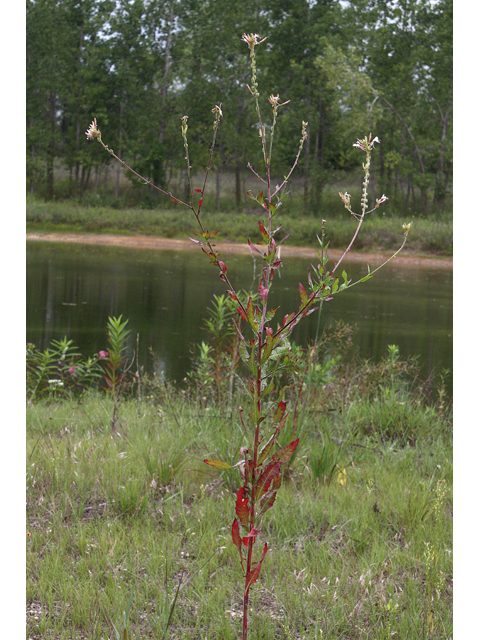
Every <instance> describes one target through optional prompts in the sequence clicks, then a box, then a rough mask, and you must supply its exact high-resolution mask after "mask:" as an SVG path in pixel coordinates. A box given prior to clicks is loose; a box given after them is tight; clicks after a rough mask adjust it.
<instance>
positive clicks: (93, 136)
mask: <svg viewBox="0 0 480 640" xmlns="http://www.w3.org/2000/svg"><path fill="white" fill-rule="evenodd" d="M85 135H86V136H87V140H101V139H102V134H101V133H100V129H99V128H98V127H97V119H96V118H94V119H93V122H92V124H91V125H90V126H89V127H88V129H87V130H86V131H85Z"/></svg>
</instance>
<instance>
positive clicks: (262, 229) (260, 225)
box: [258, 220, 270, 242]
mask: <svg viewBox="0 0 480 640" xmlns="http://www.w3.org/2000/svg"><path fill="white" fill-rule="evenodd" d="M258 228H259V229H260V234H261V236H262V238H263V239H264V240H265V242H268V241H269V240H270V238H269V236H268V231H267V230H266V229H265V226H264V224H263V223H262V222H261V221H260V220H259V221H258Z"/></svg>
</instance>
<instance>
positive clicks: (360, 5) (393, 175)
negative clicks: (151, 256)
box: [26, 0, 453, 219]
mask: <svg viewBox="0 0 480 640" xmlns="http://www.w3.org/2000/svg"><path fill="white" fill-rule="evenodd" d="M452 32H453V0H439V1H436V2H433V1H429V0H359V1H358V2H354V3H353V2H345V1H336V0H229V1H228V2H226V0H163V1H162V0H27V17H26V46H27V50H26V61H27V65H26V95H27V105H26V117H27V123H26V147H27V148H26V190H27V193H28V194H29V195H30V196H32V197H33V198H36V199H44V200H47V201H50V200H52V199H56V200H67V199H72V200H76V201H78V202H80V203H87V204H88V203H89V202H91V198H92V197H93V196H92V194H94V195H95V197H96V198H97V200H96V202H97V201H99V199H100V198H103V200H102V201H101V204H109V205H112V206H115V202H117V203H118V201H119V198H120V197H121V184H122V180H123V181H124V182H125V180H127V178H126V176H125V175H124V171H123V169H122V167H121V165H119V164H118V163H115V161H114V159H113V158H112V157H111V156H110V155H109V154H106V153H105V152H104V151H103V150H102V149H101V147H100V145H94V144H92V143H91V142H89V141H88V140H87V139H86V136H85V131H86V130H87V128H88V126H89V124H90V123H91V122H92V120H93V118H94V117H95V118H96V119H97V121H98V124H99V127H100V129H101V130H102V133H103V134H104V137H105V139H106V140H107V141H108V144H109V146H110V147H111V148H112V149H114V150H115V153H117V154H118V155H119V156H120V157H122V158H124V159H125V160H126V161H127V162H128V163H129V164H130V165H131V166H133V167H134V168H135V169H136V171H138V172H139V173H140V174H141V175H142V176H146V177H147V178H148V179H149V180H151V181H152V182H153V183H155V184H157V185H159V186H161V187H163V188H175V191H176V192H177V193H178V189H179V188H180V189H181V190H183V189H187V188H188V187H187V181H186V176H185V174H186V171H185V158H184V150H183V144H182V137H181V119H182V117H183V116H185V115H187V116H188V123H189V135H190V139H189V145H190V158H192V164H193V165H194V166H193V168H192V171H193V172H195V171H203V170H204V168H205V166H206V164H207V159H208V153H209V149H210V144H211V135H212V124H213V115H212V108H214V107H215V105H221V109H222V111H223V116H224V117H223V119H222V123H221V127H220V131H219V134H218V137H217V147H216V151H215V156H214V159H213V164H212V170H213V173H214V175H215V180H214V183H215V184H216V187H214V186H213V185H212V187H213V188H214V189H216V193H217V197H216V208H217V209H219V208H220V206H221V203H220V184H221V182H222V180H223V179H225V178H226V177H228V179H229V181H230V184H231V187H232V190H231V195H230V200H229V203H230V206H231V208H232V209H234V208H237V209H238V208H241V207H242V206H244V200H245V177H246V176H247V175H248V174H250V175H251V173H250V171H249V169H248V163H251V165H252V166H255V163H257V165H258V164H259V163H260V158H259V156H258V150H259V149H260V146H259V145H258V144H257V138H258V128H257V123H256V114H255V110H254V108H253V107H252V104H253V101H252V100H249V99H248V98H249V97H250V96H249V94H248V91H249V89H248V83H249V80H250V77H249V73H250V72H249V55H248V48H247V47H245V45H244V43H243V42H242V40H241V37H242V34H243V33H257V34H259V35H260V36H261V37H262V38H266V41H265V43H264V44H263V45H262V47H261V48H260V49H259V51H258V59H257V77H258V83H259V88H260V93H261V99H262V100H263V101H264V102H265V104H268V103H267V99H268V96H271V95H273V96H277V95H279V97H280V101H281V102H282V103H284V102H287V101H289V102H288V103H287V104H285V105H284V106H283V107H282V110H281V117H280V118H279V121H278V123H277V133H278V136H277V138H278V140H277V146H276V149H275V152H274V153H275V158H274V161H275V164H276V169H277V170H278V172H279V175H278V178H279V179H282V175H281V172H282V171H286V170H287V167H289V166H291V164H292V162H293V160H294V158H295V154H296V152H297V149H298V140H299V138H300V135H301V127H302V121H305V122H308V137H307V140H306V142H305V147H304V152H303V155H302V157H301V160H300V162H299V165H298V173H297V178H296V180H297V182H296V183H295V188H296V189H297V193H298V194H299V195H300V196H301V201H302V208H303V211H304V212H308V213H311V214H313V215H318V211H319V206H320V203H321V202H322V192H324V190H325V188H326V187H327V186H328V185H332V184H335V183H337V182H339V181H342V180H348V178H349V176H351V175H352V173H354V172H355V171H357V172H358V156H357V154H356V153H355V149H354V148H353V145H352V143H353V142H355V140H356V139H357V138H359V137H363V136H364V135H368V133H370V132H372V134H373V135H374V136H378V137H379V138H380V140H381V142H382V144H381V145H380V146H379V152H378V154H377V155H376V156H375V158H374V163H373V165H372V169H371V174H372V175H371V186H370V190H371V195H372V197H374V198H375V197H380V196H381V195H382V193H387V194H388V195H389V198H390V199H391V200H392V201H393V204H394V207H396V210H397V212H398V211H399V210H400V211H414V212H415V214H416V215H420V216H424V217H429V218H433V219H444V218H445V217H447V218H448V217H450V216H451V206H452V172H453V153H452V117H453V114H452V110H453V104H452V99H453V78H452V74H453V42H452V41H453V33H452ZM128 181H129V187H130V188H129V191H128V193H129V198H130V200H129V201H128V202H125V200H123V201H122V205H123V206H125V205H138V204H139V203H142V206H145V207H150V208H154V207H156V206H158V205H159V204H160V199H158V201H157V196H156V194H155V192H154V191H153V189H149V188H146V187H145V185H144V183H143V182H141V181H140V180H136V179H135V176H133V174H131V175H130V177H128ZM170 185H173V186H170ZM89 198H90V200H89ZM105 198H108V201H107V200H105Z"/></svg>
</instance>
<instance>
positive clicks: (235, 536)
mask: <svg viewBox="0 0 480 640" xmlns="http://www.w3.org/2000/svg"><path fill="white" fill-rule="evenodd" d="M232 540H233V544H234V545H235V546H236V547H237V549H238V550H239V551H242V538H241V537H240V526H239V524H238V520H237V519H236V518H234V520H233V524H232Z"/></svg>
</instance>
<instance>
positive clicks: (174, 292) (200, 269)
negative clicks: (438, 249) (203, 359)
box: [26, 241, 453, 381]
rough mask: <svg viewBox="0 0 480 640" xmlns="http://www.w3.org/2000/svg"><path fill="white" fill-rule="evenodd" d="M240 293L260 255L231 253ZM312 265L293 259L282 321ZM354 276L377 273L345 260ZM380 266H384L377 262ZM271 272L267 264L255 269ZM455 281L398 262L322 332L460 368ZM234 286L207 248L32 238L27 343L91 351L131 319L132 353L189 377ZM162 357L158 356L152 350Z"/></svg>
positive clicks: (282, 287) (282, 290)
mask: <svg viewBox="0 0 480 640" xmlns="http://www.w3.org/2000/svg"><path fill="white" fill-rule="evenodd" d="M224 259H225V260H226V262H227V264H228V274H229V276H230V278H231V280H232V283H233V285H234V286H235V287H237V288H249V287H250V286H251V284H252V281H253V277H254V265H253V263H252V259H251V258H250V256H244V255H239V254H229V255H228V256H224ZM309 264H310V259H307V258H290V257H288V258H286V259H285V264H284V266H283V267H282V269H281V278H280V279H279V280H277V287H276V293H275V295H274V296H273V298H272V304H273V305H275V306H277V305H280V307H281V308H280V310H279V312H278V317H279V319H280V318H282V317H283V315H285V314H286V313H288V312H290V311H292V310H294V309H297V308H298V304H299V294H298V282H299V281H301V282H303V283H304V285H305V286H306V285H307V282H306V280H307V278H306V273H307V270H308V266H309ZM344 265H345V269H346V270H347V272H348V275H349V277H353V278H354V279H358V278H360V277H362V276H364V275H365V274H366V273H367V266H366V263H365V264H362V263H359V262H356V261H355V262H352V261H350V262H345V263H344ZM370 266H371V268H372V269H373V268H374V267H375V266H377V265H376V264H373V263H372V264H371V265H370ZM260 268H261V264H260V262H259V261H258V260H257V263H256V265H255V271H256V273H257V275H258V272H259V270H260ZM452 282H453V274H452V271H451V270H450V269H445V268H431V267H428V266H420V267H418V266H412V265H405V264H404V263H401V262H400V261H398V262H395V261H393V262H391V263H389V264H388V265H387V266H386V267H385V268H384V269H382V270H381V271H380V272H379V273H378V274H376V275H375V277H374V278H372V279H371V280H369V281H368V282H366V283H363V284H360V285H358V286H356V287H353V288H352V289H351V290H349V291H346V292H344V293H341V294H340V295H338V296H337V297H336V298H335V299H334V300H332V301H330V302H328V303H325V304H324V305H323V310H322V317H321V325H320V326H321V328H323V327H325V326H327V325H329V324H331V323H333V322H335V321H336V320H343V321H344V322H347V323H350V324H355V325H357V328H358V331H357V333H356V335H355V338H354V346H355V347H356V348H357V349H358V350H359V352H360V354H361V355H362V356H364V357H371V358H373V359H375V360H378V359H379V358H381V357H383V356H384V355H385V354H386V350H387V345H389V344H396V345H398V346H399V348H400V352H401V355H402V356H403V357H406V356H408V355H417V356H419V362H420V364H421V365H422V371H423V375H424V376H427V375H429V374H430V373H432V372H437V373H438V372H440V371H441V369H442V368H449V369H451V368H452ZM224 290H225V286H224V284H223V283H222V282H221V281H220V280H219V278H218V275H217V272H216V269H215V268H214V267H213V266H212V265H211V264H210V263H209V261H208V259H207V258H206V256H205V255H204V254H202V252H201V251H178V250H165V251H163V250H162V251H158V250H144V249H132V248H118V247H105V246H102V247H99V246H90V245H79V244H62V243H54V242H41V241H30V242H27V336H26V337H27V341H28V342H33V343H34V344H36V346H37V347H39V348H42V349H44V348H47V347H48V346H49V343H50V341H51V340H52V339H59V338H62V337H63V336H65V335H66V336H67V337H68V338H71V339H73V340H74V342H75V344H76V345H77V346H78V347H79V348H80V350H81V352H82V353H83V354H84V355H85V356H88V355H92V354H93V353H95V352H97V351H99V350H100V349H106V348H107V343H106V325H107V320H108V317H109V316H112V315H115V316H118V315H120V314H122V315H123V317H124V318H128V320H129V325H128V326H129V328H130V329H131V334H130V342H129V351H130V353H133V351H134V349H136V340H137V334H139V336H140V338H139V361H140V364H141V365H142V366H144V367H145V369H146V370H147V371H152V370H153V369H155V371H156V372H157V374H159V375H161V376H164V377H165V378H167V379H169V380H176V381H181V380H182V379H183V378H184V377H185V375H186V373H187V371H188V370H189V368H190V365H191V349H192V345H193V344H195V343H198V342H199V341H200V340H202V339H205V337H206V333H205V330H204V329H203V328H202V325H203V321H204V318H205V316H206V314H205V309H206V307H207V306H209V305H210V303H211V300H212V296H213V294H221V293H223V292H224ZM317 324H318V316H317V314H313V315H312V316H310V317H309V318H307V319H306V320H304V322H303V323H300V325H299V326H298V327H297V329H296V330H295V332H294V334H293V339H294V340H295V341H297V342H298V343H301V344H302V345H306V344H307V343H308V342H309V341H311V340H313V339H314V337H315V333H316V331H317ZM150 348H151V349H152V350H153V352H154V354H155V358H154V360H153V359H152V357H151V355H150V351H149V349H150Z"/></svg>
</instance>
